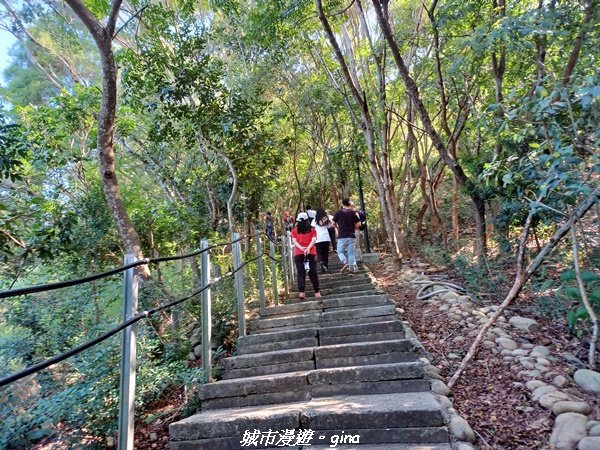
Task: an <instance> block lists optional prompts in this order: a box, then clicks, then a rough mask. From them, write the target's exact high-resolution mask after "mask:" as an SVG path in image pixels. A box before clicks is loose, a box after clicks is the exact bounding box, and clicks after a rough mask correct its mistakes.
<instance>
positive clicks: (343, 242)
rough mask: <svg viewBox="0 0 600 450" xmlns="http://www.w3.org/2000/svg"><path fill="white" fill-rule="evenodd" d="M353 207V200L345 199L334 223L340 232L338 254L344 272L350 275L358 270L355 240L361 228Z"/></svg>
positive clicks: (334, 217)
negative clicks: (357, 230) (346, 271)
mask: <svg viewBox="0 0 600 450" xmlns="http://www.w3.org/2000/svg"><path fill="white" fill-rule="evenodd" d="M352 206H354V203H353V202H352V200H350V199H349V198H345V199H343V200H342V209H340V210H339V211H338V212H336V213H335V215H334V216H333V222H334V223H335V226H336V228H337V230H338V240H337V253H338V257H339V258H340V261H341V262H342V264H343V267H342V272H344V270H346V269H348V270H349V272H348V273H349V274H350V275H354V271H355V270H356V260H355V257H354V240H355V239H356V234H355V231H356V229H357V228H358V227H360V219H359V218H358V215H357V214H356V211H354V210H353V209H352ZM346 253H347V255H346Z"/></svg>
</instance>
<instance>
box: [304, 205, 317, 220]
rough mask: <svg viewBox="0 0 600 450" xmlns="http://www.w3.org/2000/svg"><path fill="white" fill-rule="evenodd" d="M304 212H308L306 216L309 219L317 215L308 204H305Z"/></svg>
mask: <svg viewBox="0 0 600 450" xmlns="http://www.w3.org/2000/svg"><path fill="white" fill-rule="evenodd" d="M306 214H308V217H310V218H311V219H314V218H315V217H316V216H317V212H316V211H315V210H314V209H312V207H311V206H310V205H306Z"/></svg>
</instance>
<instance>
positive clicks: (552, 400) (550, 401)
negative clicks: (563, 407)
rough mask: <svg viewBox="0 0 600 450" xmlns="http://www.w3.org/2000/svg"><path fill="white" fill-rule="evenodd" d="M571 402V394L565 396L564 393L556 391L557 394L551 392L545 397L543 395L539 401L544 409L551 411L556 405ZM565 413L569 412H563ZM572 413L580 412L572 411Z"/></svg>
mask: <svg viewBox="0 0 600 450" xmlns="http://www.w3.org/2000/svg"><path fill="white" fill-rule="evenodd" d="M569 400H571V397H570V396H569V394H565V393H564V392H560V391H555V392H549V393H547V394H545V395H542V396H541V397H540V399H539V402H540V405H542V407H543V408H546V409H551V408H552V407H553V406H554V405H555V404H556V403H560V402H568V401H569ZM563 412H569V411H563ZM570 412H579V411H570ZM557 415H558V414H557Z"/></svg>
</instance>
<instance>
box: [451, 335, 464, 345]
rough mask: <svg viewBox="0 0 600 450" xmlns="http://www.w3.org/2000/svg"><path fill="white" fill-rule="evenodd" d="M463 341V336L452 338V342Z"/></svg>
mask: <svg viewBox="0 0 600 450" xmlns="http://www.w3.org/2000/svg"><path fill="white" fill-rule="evenodd" d="M464 341H465V338H464V337H462V336H456V337H455V338H454V339H452V342H456V343H458V344H459V343H461V342H464Z"/></svg>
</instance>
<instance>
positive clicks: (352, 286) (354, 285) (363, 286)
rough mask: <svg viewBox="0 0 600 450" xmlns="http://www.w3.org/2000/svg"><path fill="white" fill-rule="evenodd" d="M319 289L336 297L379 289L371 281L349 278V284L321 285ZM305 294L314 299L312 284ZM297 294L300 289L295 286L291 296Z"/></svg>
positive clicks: (309, 284)
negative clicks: (347, 293) (337, 295)
mask: <svg viewBox="0 0 600 450" xmlns="http://www.w3.org/2000/svg"><path fill="white" fill-rule="evenodd" d="M319 288H320V290H321V291H323V292H321V294H322V295H323V294H325V295H335V294H341V293H346V292H359V291H369V290H375V289H376V288H377V287H376V286H375V285H374V284H373V283H372V282H371V281H369V280H363V281H361V280H356V281H354V278H348V282H347V283H340V284H336V285H335V286H326V285H325V286H324V285H320V286H319ZM304 292H305V294H306V295H307V296H311V297H312V294H314V292H315V290H314V289H313V287H312V284H311V283H307V284H306V286H305V289H304ZM297 293H298V289H297V288H296V286H294V287H293V288H292V289H291V290H290V295H292V296H293V295H296V294H297Z"/></svg>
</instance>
